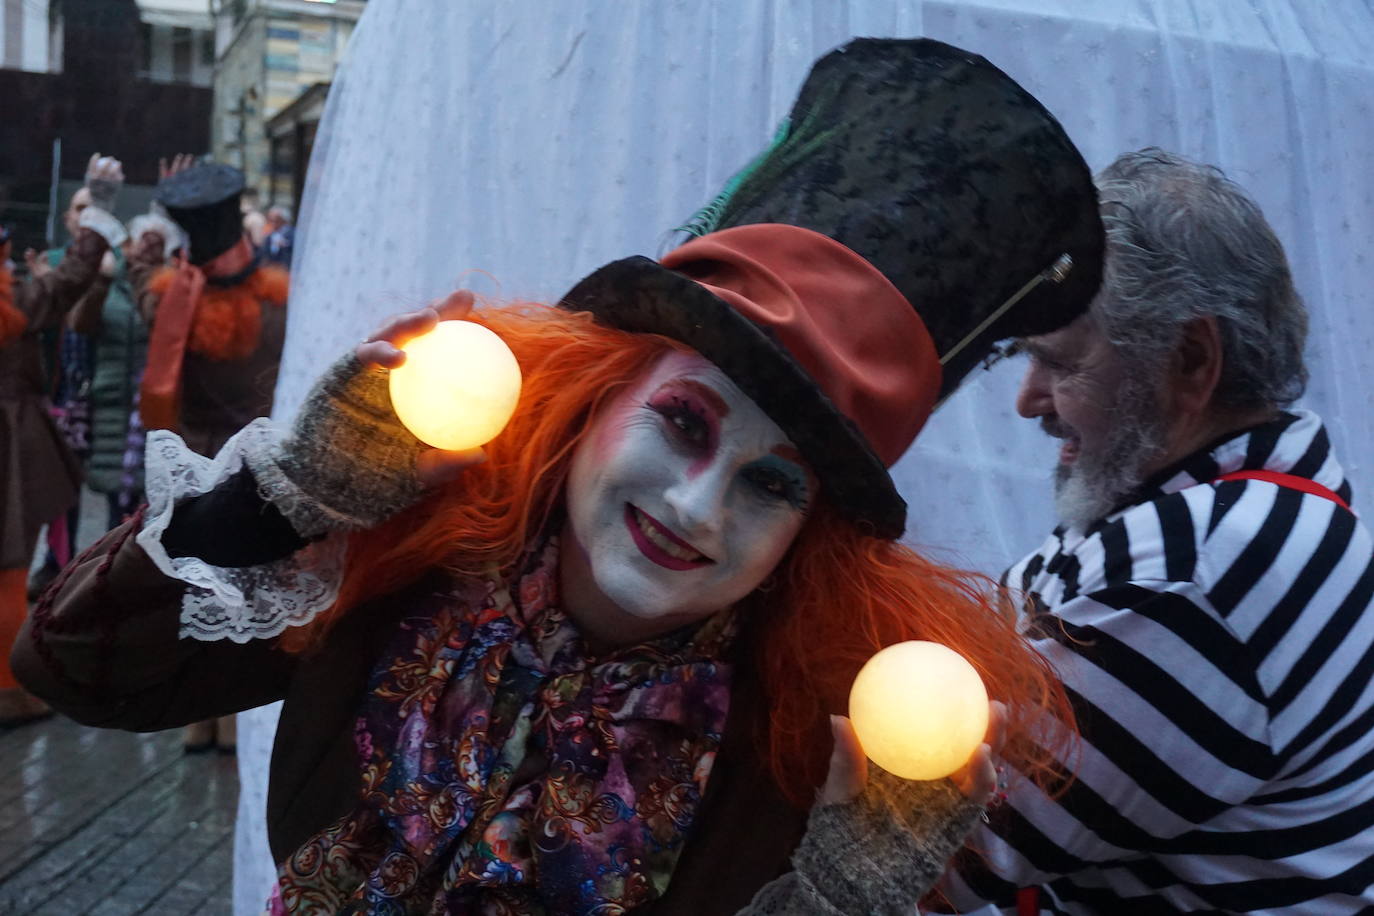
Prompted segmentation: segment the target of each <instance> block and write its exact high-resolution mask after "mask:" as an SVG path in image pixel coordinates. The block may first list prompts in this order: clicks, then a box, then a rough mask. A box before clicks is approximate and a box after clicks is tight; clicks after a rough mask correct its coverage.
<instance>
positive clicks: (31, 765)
mask: <svg viewBox="0 0 1374 916" xmlns="http://www.w3.org/2000/svg"><path fill="white" fill-rule="evenodd" d="M237 799H238V772H237V770H236V768H235V763H234V758H233V757H232V756H223V755H220V754H216V753H213V752H212V753H208V754H191V755H188V754H184V753H183V752H182V750H181V732H180V730H179V729H177V730H173V731H169V732H160V733H157V734H150V735H135V734H130V733H128V732H119V731H108V730H105V729H96V728H85V727H83V726H80V725H77V724H75V723H74V722H72V721H70V720H69V719H65V718H63V717H61V716H54V717H52V718H50V719H47V720H45V721H42V722H37V723H30V724H27V725H23V726H19V727H17V728H12V729H8V730H0V914H22V916H30V914H33V916H58V914H62V916H75V914H85V913H89V914H93V916H116V914H132V913H150V914H156V916H164V914H165V916H180V914H193V913H194V914H197V916H201V914H204V916H219V914H225V916H227V914H229V913H230V912H231V909H232V907H231V903H230V901H231V897H232V895H231V888H230V881H231V871H232V867H233V842H234V812H235V806H236V804H237Z"/></svg>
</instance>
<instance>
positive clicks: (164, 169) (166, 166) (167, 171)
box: [157, 153, 196, 181]
mask: <svg viewBox="0 0 1374 916" xmlns="http://www.w3.org/2000/svg"><path fill="white" fill-rule="evenodd" d="M195 164H196V157H195V156H192V155H191V154H190V153H177V154H176V155H175V156H173V157H172V161H171V162H168V161H167V157H166V156H163V157H162V158H160V159H158V161H157V180H158V181H162V180H163V179H165V178H171V177H172V176H173V175H176V174H177V173H179V172H184V171H186V170H187V169H189V168H190V167H191V166H193V165H195Z"/></svg>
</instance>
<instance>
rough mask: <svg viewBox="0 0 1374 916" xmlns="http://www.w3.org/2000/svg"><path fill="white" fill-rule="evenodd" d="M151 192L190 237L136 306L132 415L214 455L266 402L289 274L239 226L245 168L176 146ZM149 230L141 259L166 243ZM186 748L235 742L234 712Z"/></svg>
mask: <svg viewBox="0 0 1374 916" xmlns="http://www.w3.org/2000/svg"><path fill="white" fill-rule="evenodd" d="M164 171H165V173H166V177H164V178H163V179H162V181H160V182H159V183H158V188H157V200H158V201H159V202H160V203H161V204H162V205H163V206H164V207H165V208H166V210H167V213H168V215H169V217H170V218H171V219H172V220H174V221H175V222H176V224H177V225H178V226H180V227H181V228H182V229H183V230H184V232H185V234H186V239H187V247H188V256H187V260H186V261H185V262H183V263H179V264H177V265H176V266H165V267H162V268H159V269H156V270H154V271H152V272H151V275H150V276H149V277H148V280H147V283H146V286H145V287H144V288H143V289H142V290H141V291H140V293H139V307H140V309H141V310H142V312H143V314H144V316H145V317H146V318H147V320H148V321H149V322H150V323H151V326H152V332H151V338H150V341H149V348H148V362H147V368H146V369H145V370H144V373H143V380H142V384H141V385H140V391H139V402H138V416H139V420H140V422H141V423H142V426H143V428H144V429H146V430H155V429H171V430H175V431H177V432H178V434H179V435H180V436H181V437H182V439H183V441H185V442H186V444H187V445H188V446H189V447H190V448H192V449H194V450H196V451H197V452H199V453H201V454H203V455H213V454H215V453H216V452H218V451H219V449H220V448H221V447H222V446H223V445H224V443H225V442H226V441H228V439H229V437H230V436H232V435H233V434H234V433H236V432H238V431H239V430H240V429H241V428H242V427H243V426H244V425H246V424H247V423H248V422H249V421H251V420H253V419H254V418H256V417H264V416H267V415H268V414H269V413H271V411H272V394H273V390H274V389H275V387H276V381H277V366H278V364H279V363H280V361H281V347H282V339H283V337H284V335H285V332H286V308H285V306H286V296H287V284H288V281H287V276H286V272H285V271H284V270H282V269H281V268H279V267H272V266H262V265H261V264H260V262H259V257H258V255H257V253H256V252H255V251H254V250H253V248H252V246H251V245H250V244H249V242H248V239H247V238H246V237H245V236H244V234H243V230H242V228H241V215H240V210H239V195H240V193H241V192H242V190H243V174H242V173H241V172H239V171H238V170H237V169H234V168H231V167H229V166H225V165H214V164H204V165H196V164H194V163H193V162H192V161H191V160H190V157H186V156H177V157H175V158H174V160H173V163H172V165H171V166H170V167H169V168H167V169H165V170H164ZM165 244H166V239H161V238H159V237H158V236H157V235H153V236H151V237H150V238H149V240H148V242H147V243H146V245H145V251H144V253H143V254H142V255H141V256H140V258H139V261H140V263H141V264H142V263H144V262H147V261H148V260H150V259H151V258H152V257H156V256H157V255H160V254H162V253H164V252H165V247H164V248H163V249H161V250H159V247H158V246H159V245H162V246H165ZM185 743H186V747H187V749H188V750H203V749H205V748H208V747H211V746H214V745H217V746H218V747H219V748H220V749H222V750H226V751H228V750H232V749H233V748H234V746H235V736H234V720H233V718H232V717H224V718H222V719H220V720H219V721H218V722H217V723H211V722H201V723H197V724H195V725H194V726H192V727H190V728H188V729H187V732H186V736H185Z"/></svg>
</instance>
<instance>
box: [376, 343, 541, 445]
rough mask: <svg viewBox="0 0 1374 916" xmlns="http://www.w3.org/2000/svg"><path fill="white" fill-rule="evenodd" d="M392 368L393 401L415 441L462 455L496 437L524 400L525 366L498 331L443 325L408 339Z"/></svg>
mask: <svg viewBox="0 0 1374 916" xmlns="http://www.w3.org/2000/svg"><path fill="white" fill-rule="evenodd" d="M401 350H402V351H403V352H404V353H405V362H404V363H403V364H402V365H400V366H398V367H397V368H395V369H392V370H391V378H390V386H391V403H392V407H393V408H394V409H395V411H396V415H397V416H398V417H399V418H400V420H401V422H402V423H404V424H405V427H406V429H408V430H410V431H411V432H412V433H413V434H414V435H415V438H417V439H419V440H420V441H421V442H424V443H425V444H427V445H432V446H434V447H435V448H439V449H445V450H447V451H463V450H466V449H472V448H476V447H478V446H480V445H484V444H486V443H487V442H490V441H491V440H492V439H494V438H496V436H497V434H499V433H500V432H501V430H502V429H503V428H505V425H506V423H507V422H509V421H510V418H511V414H513V413H514V412H515V405H516V402H517V401H518V400H519V398H520V383H521V376H520V365H519V363H517V362H516V360H515V354H513V353H511V351H510V348H509V347H507V346H506V344H505V342H504V341H502V340H501V338H500V337H498V336H497V335H496V334H495V333H494V332H493V331H491V330H489V329H488V328H485V327H483V326H482V325H480V324H476V323H474V322H471V321H441V322H439V323H438V324H437V325H435V326H434V329H433V330H431V331H429V332H428V333H425V334H421V335H420V336H419V337H416V338H414V339H412V340H410V341H408V342H407V343H406V344H405V345H404V346H403V347H401Z"/></svg>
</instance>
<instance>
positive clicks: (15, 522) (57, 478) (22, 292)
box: [0, 229, 109, 569]
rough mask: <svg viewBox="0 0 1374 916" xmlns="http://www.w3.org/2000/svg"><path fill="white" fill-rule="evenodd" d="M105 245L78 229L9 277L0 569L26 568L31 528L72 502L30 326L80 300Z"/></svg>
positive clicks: (34, 534)
mask: <svg viewBox="0 0 1374 916" xmlns="http://www.w3.org/2000/svg"><path fill="white" fill-rule="evenodd" d="M108 247H109V246H108V245H107V244H106V242H105V240H104V239H103V238H101V237H100V236H99V235H98V234H96V233H95V232H92V231H91V230H89V229H83V230H81V231H80V232H78V233H77V236H76V238H75V239H73V241H72V243H71V245H69V246H68V248H67V254H66V256H65V257H64V258H63V259H62V260H61V261H60V262H59V263H58V265H57V266H56V267H54V268H53V269H52V271H51V272H49V273H48V274H46V275H45V276H42V277H31V278H29V279H28V280H26V281H25V282H23V283H15V284H14V305H15V307H16V308H18V309H19V311H21V312H23V313H24V314H25V316H27V318H28V326H27V327H26V328H25V330H24V333H23V334H22V335H21V336H20V337H19V339H17V340H15V341H12V342H11V343H9V344H7V345H5V346H0V569H16V568H20V567H23V568H27V567H28V565H29V561H30V560H31V559H32V556H33V549H34V545H35V543H36V542H37V540H38V531H39V529H40V528H41V527H42V526H43V525H44V524H45V523H46V522H49V521H52V520H53V519H55V518H57V517H58V516H59V515H61V514H62V513H63V512H65V511H67V509H69V508H70V507H71V506H72V504H73V503H75V502H76V497H77V493H78V492H79V489H80V486H81V466H80V463H79V462H78V461H77V460H76V456H74V455H73V454H72V453H71V450H70V449H68V448H67V445H66V442H65V441H63V439H62V434H61V433H60V432H58V430H57V427H56V426H55V425H54V424H53V421H52V417H51V416H50V415H49V414H48V398H47V393H46V392H47V387H48V386H47V382H46V380H45V379H44V376H43V369H42V360H41V357H40V354H41V349H40V345H39V338H38V332H39V331H41V330H44V329H46V328H54V327H57V326H59V325H60V324H61V323H62V320H63V318H64V317H65V316H66V314H67V312H68V311H70V310H71V309H73V308H75V307H76V305H77V303H78V302H80V301H81V298H82V296H83V295H84V294H85V293H86V292H87V291H88V290H89V289H90V287H91V285H92V284H93V283H94V282H95V281H96V278H97V276H98V275H99V272H100V259H101V257H102V256H103V255H104V254H105V251H106V249H107V248H108Z"/></svg>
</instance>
